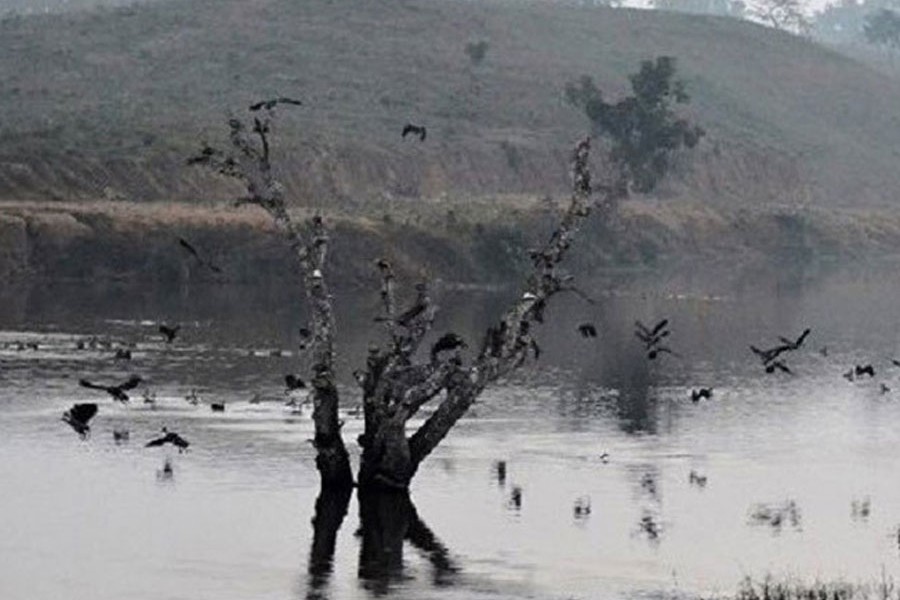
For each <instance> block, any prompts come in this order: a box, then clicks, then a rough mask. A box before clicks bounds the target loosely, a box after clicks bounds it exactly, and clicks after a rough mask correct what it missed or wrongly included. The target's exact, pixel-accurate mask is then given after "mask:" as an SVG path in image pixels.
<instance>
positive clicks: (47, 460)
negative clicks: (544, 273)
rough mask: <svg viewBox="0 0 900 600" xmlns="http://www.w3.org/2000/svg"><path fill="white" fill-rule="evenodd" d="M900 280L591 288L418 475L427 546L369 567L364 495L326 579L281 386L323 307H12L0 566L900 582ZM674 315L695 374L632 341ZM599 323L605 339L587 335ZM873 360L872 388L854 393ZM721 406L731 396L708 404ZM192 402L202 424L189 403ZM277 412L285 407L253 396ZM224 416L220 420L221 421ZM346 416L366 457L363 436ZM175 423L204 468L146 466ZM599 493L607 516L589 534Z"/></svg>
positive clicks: (167, 584) (19, 577)
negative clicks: (92, 407)
mask: <svg viewBox="0 0 900 600" xmlns="http://www.w3.org/2000/svg"><path fill="white" fill-rule="evenodd" d="M892 273H893V270H886V271H876V270H871V271H865V272H860V271H852V272H851V271H841V272H831V273H809V272H804V271H802V270H787V271H782V272H781V273H780V274H779V275H776V274H773V273H771V272H765V271H763V272H755V273H749V274H739V275H736V274H735V273H732V274H730V275H729V276H727V277H726V276H724V275H723V276H721V277H713V276H710V275H706V276H701V275H700V274H699V273H698V272H696V271H695V272H693V273H689V274H685V275H668V276H662V275H646V276H621V277H615V278H610V279H609V280H607V281H602V282H599V281H598V282H596V284H595V285H593V286H591V293H592V295H595V296H597V298H598V303H597V304H595V305H589V304H586V303H584V302H582V301H580V300H578V299H577V298H574V297H571V298H566V299H564V300H563V301H562V302H561V303H559V304H556V305H553V306H552V307H551V309H550V310H549V311H548V314H547V323H546V324H545V325H544V326H543V327H542V328H541V329H540V330H539V331H538V340H539V342H540V343H541V345H542V347H543V348H544V351H545V352H544V354H543V355H542V356H541V359H540V361H539V362H538V363H536V364H535V365H534V366H533V367H531V368H528V369H526V370H525V371H524V372H523V373H522V374H521V376H520V377H517V378H516V379H515V380H513V381H509V382H506V383H504V384H502V385H498V386H494V387H493V388H491V389H490V390H489V392H488V394H487V395H486V396H485V398H484V399H483V401H481V402H479V403H478V404H476V405H475V406H474V407H473V409H472V410H471V411H470V413H469V414H468V415H467V417H466V418H465V419H464V420H463V421H462V422H461V423H460V424H459V425H458V427H457V428H456V429H454V430H453V432H452V433H451V434H450V435H449V436H448V438H447V439H446V440H445V442H444V443H443V444H442V445H441V446H439V448H438V449H437V450H436V451H435V453H434V454H433V455H432V456H431V457H430V458H429V459H428V460H427V461H426V463H425V464H424V465H423V468H422V470H421V471H420V474H419V475H418V476H417V478H416V479H415V481H414V483H413V488H412V494H411V499H412V502H413V503H414V511H415V515H416V518H415V519H414V522H415V523H417V527H416V529H415V531H416V532H418V538H411V539H410V540H408V541H407V543H406V544H405V546H403V547H402V556H401V557H395V558H396V559H397V560H396V561H395V562H393V563H390V564H386V565H381V566H379V565H378V564H376V565H375V566H372V564H370V563H367V562H364V561H363V557H364V556H365V555H366V553H365V552H364V551H363V549H362V547H361V543H362V540H363V539H364V538H361V537H359V536H358V535H354V533H355V532H357V531H358V530H359V528H360V526H359V515H358V505H357V503H356V500H353V501H351V504H350V507H349V512H348V515H347V517H346V519H345V520H344V522H343V525H342V527H341V529H340V530H339V531H338V534H337V541H336V547H335V553H334V563H333V565H332V566H331V567H330V568H329V569H325V570H324V572H323V571H322V570H321V569H319V570H317V569H316V568H314V567H315V564H314V563H313V562H311V561H312V558H311V557H312V556H313V555H312V554H311V549H312V548H313V528H312V526H311V524H310V519H311V518H312V516H313V512H314V507H315V501H316V496H317V493H318V475H317V474H316V471H315V466H314V464H313V458H314V452H313V448H312V446H311V445H310V444H309V443H308V441H307V440H308V439H309V438H311V437H312V423H311V420H310V419H309V414H308V412H303V413H301V414H293V413H292V412H291V411H290V410H289V409H288V408H286V407H285V406H284V398H285V396H284V393H283V387H282V384H281V381H282V378H283V375H284V373H287V372H290V371H299V369H298V361H299V360H302V358H300V357H298V356H296V354H297V352H296V347H297V342H298V340H297V339H296V333H294V332H295V331H296V328H297V325H298V324H299V323H302V322H303V308H302V306H301V305H300V303H298V302H297V301H296V300H295V299H294V298H292V297H291V296H290V295H289V294H290V290H288V289H283V288H279V287H277V286H274V285H273V286H272V287H270V288H265V289H263V288H253V287H238V286H212V287H197V286H195V287H185V288H180V289H166V290H154V289H140V288H133V287H131V288H129V287H121V286H114V285H109V286H98V287H89V286H83V285H62V284H58V285H35V286H33V287H30V288H6V289H4V290H3V291H2V292H0V299H2V303H0V306H2V309H0V361H2V365H0V382H2V385H0V415H2V418H0V433H2V435H0V455H2V456H3V457H4V458H3V460H2V461H0V480H2V481H3V482H4V485H3V490H4V491H3V493H2V494H0V515H2V517H0V530H2V535H0V561H2V563H3V564H5V565H7V566H11V565H15V568H5V569H3V573H4V575H3V577H2V578H0V597H2V598H31V599H42V598H48V599H49V598H59V597H61V596H63V595H65V596H68V597H77V598H84V597H90V598H96V599H104V598H110V599H113V598H115V599H120V598H134V599H145V598H160V597H164V598H212V597H216V598H248V597H253V598H304V597H309V598H365V597H370V596H377V595H381V594H383V593H386V592H390V593H391V594H392V595H391V597H401V598H472V597H487V598H493V597H497V598H526V597H527V598H570V597H576V598H593V597H599V596H598V595H597V594H598V590H604V592H603V596H604V597H610V596H611V597H630V596H633V595H635V594H638V595H641V594H655V593H658V592H666V593H673V592H683V593H685V594H688V595H691V594H695V593H712V592H717V593H731V592H733V591H734V590H735V589H736V588H737V586H738V584H739V583H740V581H741V579H742V578H743V577H745V576H753V577H757V578H761V577H763V576H765V575H767V574H772V575H775V576H794V577H798V578H801V579H804V580H807V581H812V580H814V579H817V578H818V579H824V580H833V579H839V578H845V579H847V580H850V581H866V582H868V581H872V580H875V579H877V578H880V577H881V576H882V572H884V574H886V575H887V576H895V577H896V576H897V575H900V560H898V559H900V549H898V546H897V528H898V526H900V484H898V483H897V479H896V472H897V469H898V467H900V450H898V448H900V445H898V438H900V433H898V431H897V428H896V427H895V426H894V423H896V422H897V420H898V419H900V402H898V400H897V397H898V394H900V368H897V367H894V366H893V365H892V363H891V360H890V359H891V358H892V357H897V356H900V348H898V342H900V320H898V314H897V308H896V300H895V299H896V297H897V292H898V285H897V282H896V280H895V278H894V277H893V276H892ZM513 293H515V290H510V291H509V292H507V293H502V292H501V293H491V294H488V293H478V292H460V291H449V290H444V291H443V292H441V293H439V294H438V296H439V297H438V300H439V302H440V303H441V305H442V306H443V310H442V312H441V313H440V320H439V322H438V324H437V327H436V328H435V335H438V334H440V333H442V332H444V331H446V330H449V329H452V330H454V331H457V332H459V333H461V334H462V335H464V336H465V337H466V338H467V339H469V340H470V341H475V340H476V339H477V332H479V331H481V330H482V329H483V327H484V326H485V325H487V324H488V323H489V322H490V320H491V319H493V318H494V317H495V315H496V314H498V311H499V310H500V308H501V307H502V306H503V304H504V303H505V302H506V301H507V300H508V298H509V295H510V294H513ZM337 300H338V318H339V320H340V321H339V322H340V323H341V329H340V339H339V341H340V352H341V363H340V364H341V376H342V381H343V389H342V393H343V394H344V398H345V404H346V406H347V409H349V408H351V407H352V406H353V404H354V403H355V402H357V399H358V394H357V390H355V389H354V385H353V383H352V379H351V376H350V373H351V372H352V369H353V368H354V367H356V366H358V365H359V364H360V363H361V361H362V360H363V357H364V356H365V352H366V347H367V345H368V344H369V342H370V341H374V340H376V339H377V338H378V333H377V331H376V329H375V328H374V324H373V323H372V322H371V316H372V315H374V314H375V313H376V310H377V298H376V297H375V294H368V293H359V292H358V291H354V292H339V293H338V294H337ZM662 317H668V318H669V319H670V321H671V329H672V335H671V342H670V345H671V346H672V348H673V349H674V350H675V351H676V352H677V353H678V356H666V357H663V359H662V360H658V361H654V362H652V363H651V362H649V361H647V360H646V358H645V357H644V355H643V353H642V351H641V348H640V344H639V343H638V342H637V340H636V339H635V338H634V337H633V323H634V320H635V319H641V320H643V321H644V322H651V321H655V320H657V319H659V318H662ZM161 321H165V322H180V323H182V326H183V329H182V332H181V333H180V335H179V337H178V338H177V339H176V342H175V343H174V344H173V345H172V346H167V345H166V344H164V343H163V341H162V340H161V339H160V336H159V335H158V334H157V333H156V324H157V323H158V322H161ZM586 321H590V322H592V323H594V324H595V325H596V326H597V329H598V332H599V337H598V338H597V339H583V338H581V337H580V336H579V335H578V334H577V332H576V327H577V325H578V324H579V323H582V322H586ZM804 327H810V328H812V333H811V334H810V336H809V338H808V340H807V342H806V345H805V346H804V348H803V349H802V350H800V351H798V352H795V353H794V354H793V355H792V356H791V357H790V358H789V359H788V361H787V362H788V363H789V365H790V368H791V369H792V370H793V371H794V375H786V374H772V375H767V374H765V373H764V371H763V369H762V367H761V365H760V363H759V361H758V360H757V359H756V358H755V357H754V356H753V354H752V353H751V352H750V351H749V349H748V344H750V343H753V344H755V345H759V346H769V345H774V344H775V343H777V341H778V336H779V335H788V336H796V335H797V334H799V332H800V331H802V329H803V328H804ZM94 335H96V336H101V337H105V338H109V339H111V340H113V341H114V342H116V343H126V342H134V343H136V344H137V346H136V348H134V349H133V359H132V360H131V361H130V362H124V361H116V360H115V359H114V358H113V357H112V351H111V350H107V349H94V350H91V349H85V350H78V349H77V347H76V346H77V341H78V340H80V339H86V338H87V337H89V336H94ZM19 342H23V344H24V345H25V348H24V349H22V350H19V349H18V343H19ZM29 342H37V343H38V348H37V349H36V350H35V349H31V348H28V347H27V344H28V343H29ZM471 345H472V346H477V343H473V344H471ZM826 346H827V356H825V355H823V354H822V353H821V352H820V350H821V349H822V348H823V347H826ZM274 349H281V350H282V354H283V355H282V356H280V357H279V356H271V355H270V354H272V352H271V351H272V350H274ZM290 353H293V354H294V355H293V356H289V355H288V354H290ZM251 354H252V355H251ZM865 363H871V364H872V365H873V366H874V368H875V370H876V377H875V378H873V379H869V378H859V379H857V380H856V381H854V382H849V381H847V380H846V379H844V378H843V377H842V373H844V372H845V371H847V369H848V368H850V367H852V366H853V365H855V364H865ZM130 373H138V374H140V375H142V376H143V377H145V379H146V383H145V384H144V386H142V387H141V388H139V389H138V390H137V392H136V393H135V394H134V395H133V396H134V397H133V399H132V401H131V402H130V403H129V404H126V405H122V404H117V403H114V402H113V401H112V400H111V399H110V398H108V397H105V394H104V393H103V392H95V391H93V390H87V389H84V388H81V387H79V386H78V384H77V381H78V379H79V378H81V377H86V378H89V379H91V380H95V381H100V382H106V381H118V380H124V379H125V378H127V376H128V374H130ZM881 384H884V385H886V386H888V387H889V388H891V389H890V391H889V392H886V393H882V388H881V387H880V386H881ZM700 386H710V387H712V388H713V392H714V394H713V398H712V399H711V400H702V401H700V402H698V403H696V404H695V403H693V402H692V401H691V397H690V396H691V390H692V389H694V388H697V387H700ZM144 389H150V390H152V392H153V393H154V394H155V397H156V405H155V407H153V406H152V405H150V404H147V403H145V402H144V401H143V399H142V394H143V390H144ZM191 390H195V391H196V393H197V395H198V396H199V399H200V404H199V405H197V406H193V405H191V404H190V403H188V402H187V401H186V400H185V399H184V398H185V396H186V395H187V394H188V393H189V392H190V391H191ZM257 394H259V395H261V396H262V398H263V399H264V400H265V401H264V402H262V403H258V404H251V403H250V402H249V401H250V399H251V398H253V397H254V395H257ZM85 401H94V402H97V403H98V404H99V406H100V410H99V414H98V415H97V417H96V418H95V419H94V421H93V422H92V434H91V436H90V438H89V439H87V440H85V441H82V440H80V439H79V438H78V436H77V435H76V434H75V433H74V432H73V431H71V430H70V429H69V428H68V427H67V426H66V424H65V423H63V422H62V421H60V420H59V417H60V415H61V414H62V412H63V411H64V410H65V409H66V408H68V407H69V406H70V405H71V404H72V403H73V402H85ZM211 402H225V403H226V411H225V412H224V413H213V412H211V411H210V409H209V406H208V405H209V403H211ZM344 418H345V421H346V424H345V427H344V433H345V439H346V440H347V441H348V444H349V445H350V448H351V452H353V453H354V460H356V458H357V457H356V445H355V442H354V440H355V437H356V435H357V434H358V433H359V432H360V431H361V423H360V421H359V420H357V419H356V418H354V416H353V415H352V414H349V413H348V414H345V416H344ZM164 425H165V426H168V427H169V428H170V429H171V430H175V431H178V432H179V433H181V434H182V435H184V436H185V437H186V438H188V439H189V440H190V441H191V443H192V445H191V449H190V451H189V452H187V453H185V454H181V455H179V454H177V453H176V452H173V451H172V450H164V449H156V448H144V447H143V445H144V443H145V442H146V441H147V440H149V439H151V438H153V437H155V436H156V435H157V434H158V433H159V430H160V428H161V427H162V426H164ZM122 428H127V429H128V430H129V431H130V439H129V441H128V442H127V443H124V444H121V445H117V444H115V443H114V441H113V436H112V431H113V430H114V429H122ZM603 453H608V455H609V458H608V460H603V459H601V456H602V455H603ZM167 458H168V459H169V460H170V461H171V464H172V466H173V476H172V477H171V478H167V477H166V476H165V475H164V473H163V472H162V467H163V464H164V461H165V460H166V459H167ZM499 460H503V461H506V464H507V474H506V479H505V481H503V482H502V483H501V482H499V481H498V478H497V476H496V466H495V463H496V461H499ZM701 481H702V483H701ZM514 488H519V489H520V491H521V502H520V505H519V506H518V507H517V506H516V504H515V503H514V502H513V501H512V495H513V489H514ZM579 501H580V502H581V505H582V506H583V505H584V504H585V503H587V502H589V503H590V507H591V510H590V514H586V515H585V514H580V515H579V514H576V512H575V509H574V507H575V505H576V502H579ZM864 507H865V508H864ZM423 532H427V533H428V534H429V535H424V534H423ZM423 539H424V540H427V542H423V541H422V540H423ZM364 567H365V568H364ZM311 572H315V573H316V576H315V577H313V576H312V575H311V574H310V573H311Z"/></svg>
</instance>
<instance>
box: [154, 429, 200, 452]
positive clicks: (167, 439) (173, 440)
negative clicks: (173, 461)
mask: <svg viewBox="0 0 900 600" xmlns="http://www.w3.org/2000/svg"><path fill="white" fill-rule="evenodd" d="M162 432H163V434H164V435H163V436H162V437H158V438H156V439H153V440H150V441H149V442H147V443H146V444H145V445H144V447H145V448H154V447H156V446H163V445H165V444H172V445H173V446H175V447H176V448H178V452H179V454H180V453H181V452H184V451H185V450H187V449H188V446H190V445H191V444H190V442H188V441H187V440H186V439H184V438H183V437H181V436H180V435H178V434H177V433H175V432H174V431H169V430H168V429H166V428H165V427H163V428H162Z"/></svg>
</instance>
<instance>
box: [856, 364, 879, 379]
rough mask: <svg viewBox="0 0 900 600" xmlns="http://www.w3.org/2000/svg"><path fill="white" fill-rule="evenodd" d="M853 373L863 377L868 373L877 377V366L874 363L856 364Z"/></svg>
mask: <svg viewBox="0 0 900 600" xmlns="http://www.w3.org/2000/svg"><path fill="white" fill-rule="evenodd" d="M853 373H854V375H856V376H857V377H862V376H863V375H868V376H869V377H875V367H873V366H872V365H865V366H862V367H861V366H859V365H856V366H854V367H853Z"/></svg>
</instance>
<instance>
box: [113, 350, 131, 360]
mask: <svg viewBox="0 0 900 600" xmlns="http://www.w3.org/2000/svg"><path fill="white" fill-rule="evenodd" d="M113 358H115V359H116V360H131V350H129V349H127V348H119V349H118V350H116V354H115V356H114V357H113Z"/></svg>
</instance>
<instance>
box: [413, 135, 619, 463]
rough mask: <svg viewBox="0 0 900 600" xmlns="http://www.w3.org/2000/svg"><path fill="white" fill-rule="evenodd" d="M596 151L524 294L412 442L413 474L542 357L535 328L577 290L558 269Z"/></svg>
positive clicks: (583, 208)
mask: <svg viewBox="0 0 900 600" xmlns="http://www.w3.org/2000/svg"><path fill="white" fill-rule="evenodd" d="M590 148H591V141H590V138H585V139H584V140H582V141H581V142H579V143H578V144H577V145H576V147H575V151H574V153H573V186H572V187H573V189H572V196H571V200H570V202H569V206H568V208H567V210H566V212H565V214H564V215H563V216H562V219H561V221H560V224H559V226H558V227H557V228H556V230H555V231H554V232H553V234H552V235H551V236H550V239H549V240H548V241H547V243H546V244H545V245H544V247H543V248H542V249H541V250H540V251H538V252H534V253H533V254H532V260H533V269H534V270H533V272H532V274H531V276H530V277H529V279H528V282H527V284H526V289H525V291H524V293H523V294H522V295H521V296H520V297H519V299H518V300H517V301H516V302H515V303H514V304H513V305H512V306H511V307H510V308H509V309H508V310H507V311H506V313H505V315H504V316H503V318H502V319H501V321H500V323H499V325H497V326H494V327H491V328H489V329H488V331H487V333H486V334H485V341H484V344H483V346H482V350H481V352H480V354H479V356H478V358H477V359H476V361H475V364H474V365H473V366H472V367H471V368H470V369H469V370H468V371H467V372H466V373H465V377H459V376H457V377H455V378H454V380H453V382H452V383H451V384H449V385H448V386H447V397H446V398H445V399H444V401H443V402H441V404H440V405H439V406H438V408H437V410H436V411H435V412H434V414H433V415H432V416H431V417H430V418H429V419H428V420H426V421H425V423H423V424H422V426H421V427H419V429H418V430H417V431H416V432H415V433H414V434H413V435H412V436H411V437H410V439H409V446H410V456H411V461H412V468H413V470H415V469H416V468H418V465H419V464H420V463H421V462H422V460H424V459H425V457H426V456H428V454H430V453H431V451H432V450H434V448H435V447H436V446H437V445H438V444H439V443H440V441H441V440H442V439H443V438H444V436H445V435H447V433H448V432H449V431H450V429H451V428H452V427H453V425H455V424H456V421H457V420H459V418H460V417H462V416H463V415H464V414H465V412H466V411H467V410H468V409H469V407H470V406H471V404H472V403H473V402H474V401H475V399H476V398H477V397H478V395H479V394H481V392H482V391H483V390H484V388H485V387H486V386H487V385H488V384H490V383H492V382H494V381H496V380H497V379H499V378H500V377H502V376H504V375H506V374H508V373H510V372H512V371H514V370H515V369H517V368H519V367H520V366H521V365H522V364H524V362H525V361H526V360H527V358H528V355H529V353H535V354H537V353H538V352H539V349H538V347H537V343H536V342H535V340H534V338H533V337H532V335H531V326H532V323H536V322H537V323H540V322H541V321H542V320H543V310H544V308H545V306H546V304H547V301H548V300H549V299H550V298H551V297H553V296H554V295H555V294H557V293H558V292H560V291H564V290H565V291H570V290H573V289H575V288H573V286H571V285H567V284H568V282H569V280H570V279H571V278H570V277H568V276H563V275H561V274H560V273H559V272H558V266H559V263H560V262H561V261H562V260H563V258H564V257H565V256H566V254H567V252H568V250H569V248H570V247H571V245H572V242H573V240H574V239H575V236H576V235H577V234H578V231H579V230H580V229H581V226H582V225H583V224H584V222H585V220H586V219H587V218H588V216H589V215H590V213H591V207H592V204H591V193H592V189H591V174H590V170H589V168H588V157H589V154H590ZM604 191H606V190H604Z"/></svg>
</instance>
